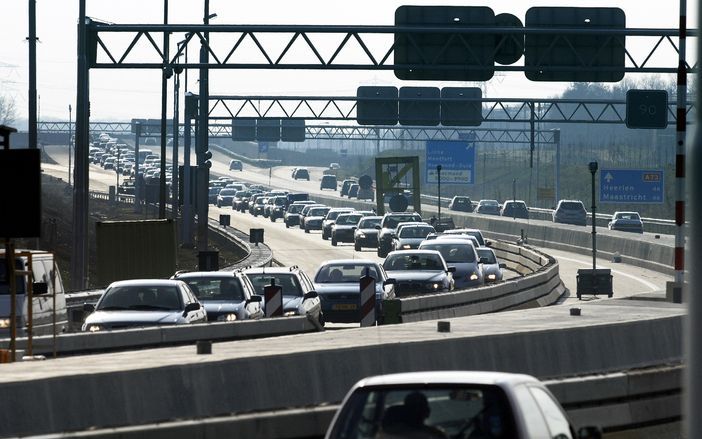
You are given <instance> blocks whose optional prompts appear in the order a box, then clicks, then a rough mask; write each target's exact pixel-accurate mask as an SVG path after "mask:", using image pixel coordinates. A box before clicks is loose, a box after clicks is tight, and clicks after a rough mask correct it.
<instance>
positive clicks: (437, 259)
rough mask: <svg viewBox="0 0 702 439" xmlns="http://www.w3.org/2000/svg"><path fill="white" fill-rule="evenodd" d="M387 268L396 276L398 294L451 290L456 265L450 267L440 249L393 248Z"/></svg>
mask: <svg viewBox="0 0 702 439" xmlns="http://www.w3.org/2000/svg"><path fill="white" fill-rule="evenodd" d="M383 268H384V269H385V271H386V272H387V273H388V276H390V277H391V278H393V279H395V282H396V283H395V294H396V295H397V296H398V297H402V296H410V295H416V294H431V293H441V292H447V291H451V290H453V287H454V281H453V275H452V273H453V272H455V271H456V267H449V266H447V265H446V262H445V261H444V258H443V257H442V256H441V253H439V252H438V251H436V250H397V251H392V252H390V253H389V254H388V257H387V258H385V261H384V262H383Z"/></svg>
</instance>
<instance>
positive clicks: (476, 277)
mask: <svg viewBox="0 0 702 439" xmlns="http://www.w3.org/2000/svg"><path fill="white" fill-rule="evenodd" d="M468 278H469V279H470V280H478V273H471V274H470V276H468Z"/></svg>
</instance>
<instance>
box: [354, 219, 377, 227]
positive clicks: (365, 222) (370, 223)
mask: <svg viewBox="0 0 702 439" xmlns="http://www.w3.org/2000/svg"><path fill="white" fill-rule="evenodd" d="M379 225H380V218H364V219H362V220H361V221H360V222H359V223H358V228H359V229H375V227H376V226H379Z"/></svg>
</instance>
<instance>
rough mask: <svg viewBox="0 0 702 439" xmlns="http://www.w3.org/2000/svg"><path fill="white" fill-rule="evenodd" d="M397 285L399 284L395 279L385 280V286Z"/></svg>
mask: <svg viewBox="0 0 702 439" xmlns="http://www.w3.org/2000/svg"><path fill="white" fill-rule="evenodd" d="M395 284H397V280H395V279H393V278H389V279H385V282H383V286H386V285H395Z"/></svg>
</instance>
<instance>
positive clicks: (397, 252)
mask: <svg viewBox="0 0 702 439" xmlns="http://www.w3.org/2000/svg"><path fill="white" fill-rule="evenodd" d="M408 254H423V255H441V253H440V252H439V251H438V250H424V249H410V250H394V251H391V252H390V253H388V256H390V255H408Z"/></svg>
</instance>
